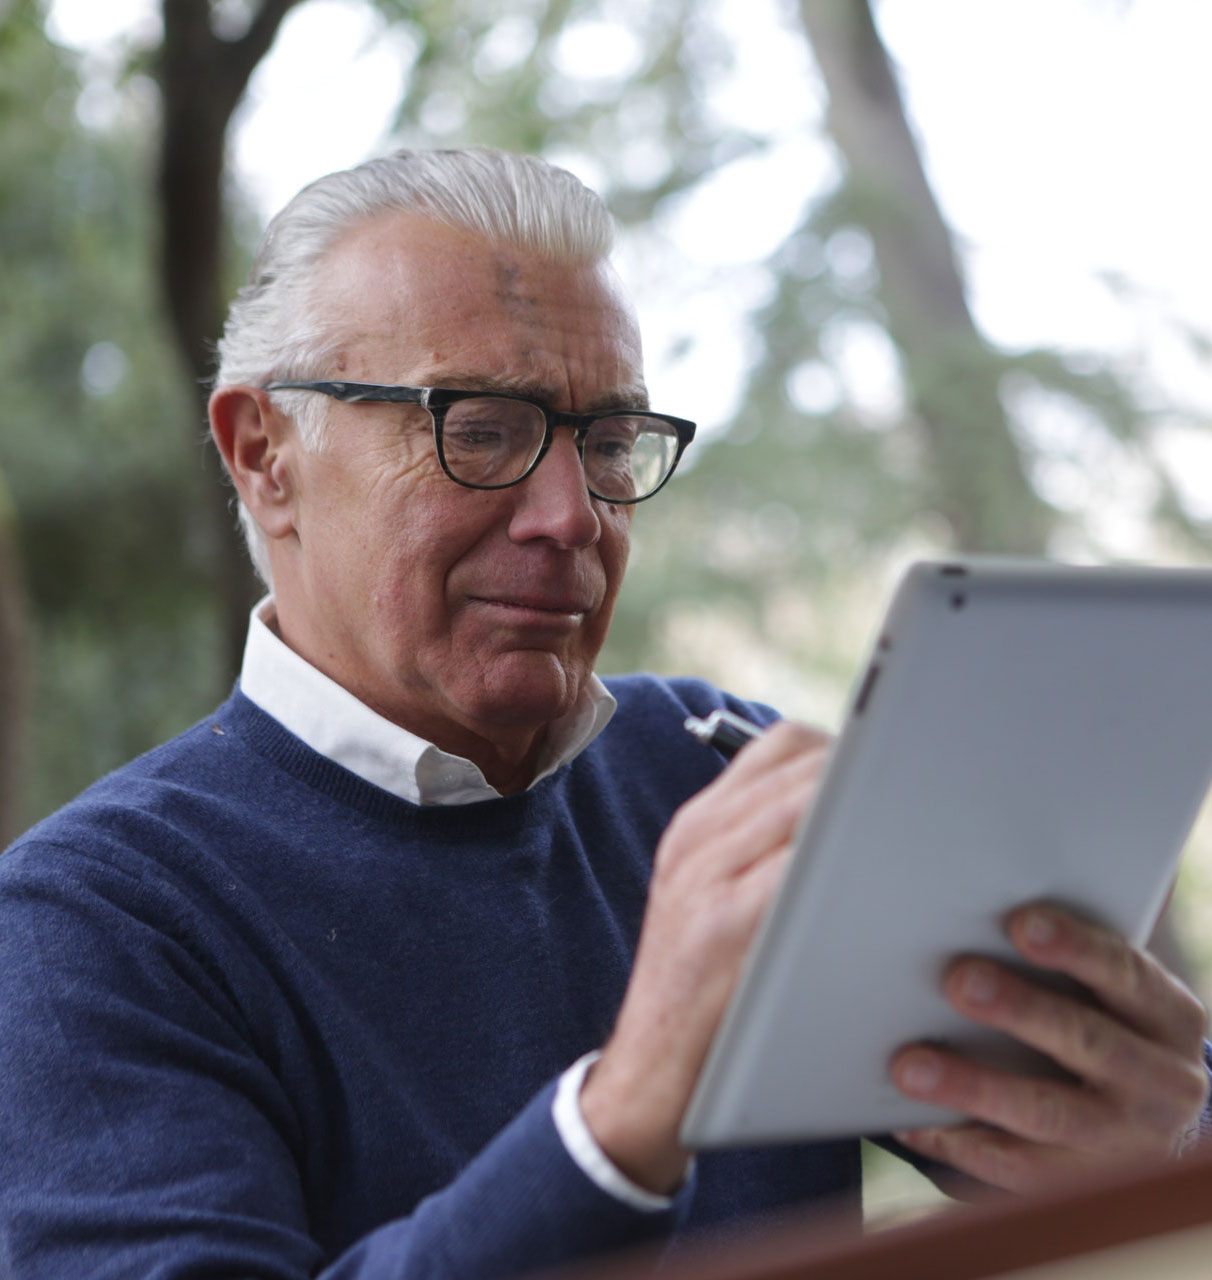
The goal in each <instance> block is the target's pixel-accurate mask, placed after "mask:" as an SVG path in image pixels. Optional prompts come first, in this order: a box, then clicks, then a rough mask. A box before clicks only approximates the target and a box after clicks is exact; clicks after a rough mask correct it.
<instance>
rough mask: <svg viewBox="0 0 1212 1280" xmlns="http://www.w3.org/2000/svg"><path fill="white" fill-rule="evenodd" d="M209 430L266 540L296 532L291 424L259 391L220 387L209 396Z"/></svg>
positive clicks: (296, 443) (294, 442)
mask: <svg viewBox="0 0 1212 1280" xmlns="http://www.w3.org/2000/svg"><path fill="white" fill-rule="evenodd" d="M210 431H211V435H212V436H213V437H214V440H215V444H216V446H217V447H218V450H219V452H220V453H221V454H222V455H223V461H224V462H225V463H226V464H227V470H228V472H229V473H230V475H231V478H232V481H233V482H234V483H235V486H236V489H237V490H238V491H239V494H240V498H241V500H242V501H243V503H244V505H245V506H246V507H247V508H248V510H249V512H250V513H251V514H252V517H253V519H254V520H255V521H256V522H257V524H258V525H259V526H260V527H261V529H262V531H263V532H264V534H265V536H266V537H267V538H282V537H285V536H286V535H287V534H289V533H290V532H291V531H292V530H293V528H294V520H295V498H296V496H297V494H296V483H295V474H294V465H293V463H294V457H295V453H296V452H297V450H298V447H299V438H298V434H297V432H296V431H295V428H294V426H293V424H292V423H291V422H290V421H289V419H287V418H286V417H284V416H283V415H282V414H280V413H278V411H277V410H276V409H275V408H274V406H273V404H272V402H271V401H270V398H269V396H268V395H267V394H266V393H265V392H264V391H262V390H261V389H260V387H249V386H240V385H237V386H230V387H220V388H219V389H218V390H217V391H215V392H214V394H213V395H212V396H211V398H210Z"/></svg>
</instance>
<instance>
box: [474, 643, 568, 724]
mask: <svg viewBox="0 0 1212 1280" xmlns="http://www.w3.org/2000/svg"><path fill="white" fill-rule="evenodd" d="M481 675H482V677H483V679H482V683H481V686H480V689H479V690H478V693H477V694H476V696H474V697H473V698H471V699H469V700H468V702H469V704H470V705H468V707H467V709H468V711H470V712H471V714H472V715H473V716H474V718H475V719H476V720H478V721H479V722H480V723H481V724H484V725H486V726H499V727H500V728H501V729H510V730H519V729H527V728H531V729H540V728H544V727H545V726H547V725H549V724H551V723H552V722H553V721H555V720H558V719H560V717H561V716H564V715H567V714H568V712H570V711H571V710H572V709H573V707H574V706H575V705H576V701H577V697H578V695H579V694H580V691H581V689H582V688H583V687H584V683H585V680H586V679H587V678H588V675H589V668H587V667H583V666H581V665H580V664H571V663H569V662H567V661H565V660H561V659H560V658H559V657H558V656H557V655H556V654H553V653H547V652H544V651H542V650H534V649H525V650H520V651H515V652H513V653H509V654H505V655H501V656H500V657H498V658H496V659H495V660H494V661H493V662H492V663H491V664H490V665H489V666H488V667H486V668H485V669H483V671H482V672H481Z"/></svg>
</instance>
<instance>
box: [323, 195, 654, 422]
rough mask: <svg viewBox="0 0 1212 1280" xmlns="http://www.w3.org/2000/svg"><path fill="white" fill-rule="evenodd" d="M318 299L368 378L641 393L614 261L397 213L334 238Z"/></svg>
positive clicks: (349, 362) (634, 332)
mask: <svg viewBox="0 0 1212 1280" xmlns="http://www.w3.org/2000/svg"><path fill="white" fill-rule="evenodd" d="M314 297H315V300H316V305H317V309H318V311H319V318H320V319H322V321H323V322H324V323H325V324H327V325H330V326H332V327H333V328H334V329H335V333H334V336H335V337H336V338H337V342H338V346H339V348H340V351H341V357H342V360H343V362H344V363H345V364H346V368H345V369H344V370H342V371H343V372H345V373H347V374H352V372H353V371H355V370H356V369H357V367H358V366H359V365H361V364H362V363H363V362H367V363H368V364H369V365H371V366H373V370H372V369H370V368H367V369H363V370H362V372H364V373H366V374H367V375H368V376H369V374H370V373H371V372H372V371H373V374H374V377H375V378H380V379H385V378H387V377H388V376H391V377H393V378H399V379H401V380H403V378H404V377H405V374H406V373H408V376H419V375H418V374H416V373H415V370H417V369H425V370H428V371H429V372H428V373H427V375H426V376H427V377H429V378H430V379H431V380H432V381H433V382H435V383H437V381H438V375H439V374H441V373H442V372H443V371H447V376H448V378H455V377H456V376H457V377H461V378H462V379H463V380H466V379H467V378H469V377H474V375H475V374H476V373H477V372H480V373H482V374H484V375H485V376H488V375H491V376H493V377H496V378H504V377H511V376H517V377H519V378H522V379H526V378H530V377H532V376H533V377H534V378H537V379H539V380H540V381H542V380H543V379H544V378H547V379H549V380H554V381H556V382H563V381H565V379H566V378H568V377H573V376H581V375H585V376H588V377H589V378H590V380H591V381H593V382H594V384H595V393H597V394H606V393H608V392H609V391H610V390H611V385H610V384H617V390H618V391H620V392H626V393H628V395H629V398H630V399H634V398H635V393H636V392H637V390H639V391H641V392H642V387H643V368H642V355H641V348H640V338H639V330H638V326H637V324H636V319H635V314H634V310H633V308H632V305H631V302H630V300H629V299H628V297H627V295H626V293H625V291H624V289H623V287H622V284H621V282H620V281H619V279H618V277H617V275H616V273H615V271H614V269H613V268H612V267H611V266H610V264H609V263H608V262H604V261H598V262H590V261H574V262H560V261H553V260H551V259H547V258H543V257H541V256H539V255H537V254H535V253H533V252H531V251H529V250H526V249H520V248H514V247H511V246H501V245H495V244H492V243H490V242H489V241H487V240H486V239H484V238H483V237H482V236H480V235H478V234H475V233H473V232H469V231H464V230H461V229H454V228H450V227H447V226H443V225H442V224H439V223H437V222H434V221H433V220H432V219H428V218H424V217H420V216H418V215H415V214H392V215H388V216H384V217H380V218H377V219H374V220H371V221H368V222H366V223H363V224H361V225H360V226H357V227H355V228H353V229H352V230H351V231H350V232H348V233H347V234H346V235H345V236H344V237H343V238H342V239H341V240H340V241H338V243H337V244H336V245H335V246H334V247H333V248H332V250H330V252H329V253H328V255H327V256H326V258H325V260H324V262H323V263H322V264H321V267H320V270H319V272H318V274H317V279H316V289H315V294H314ZM385 365H390V368H387V367H384V366H385ZM464 365H466V368H464V367H463V366H464ZM531 366H533V367H531ZM565 366H567V367H566V368H565ZM409 370H413V371H414V372H411V373H409V372H408V371H409ZM454 385H457V383H455V384H454ZM576 398H577V399H580V398H582V397H581V396H580V395H578V396H577V397H576Z"/></svg>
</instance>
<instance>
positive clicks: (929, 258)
mask: <svg viewBox="0 0 1212 1280" xmlns="http://www.w3.org/2000/svg"><path fill="white" fill-rule="evenodd" d="M800 13H801V16H802V19H803V24H804V28H805V30H806V31H807V33H808V37H809V40H810V41H811V43H812V47H813V51H814V53H815V55H816V61H817V64H818V65H819V67H820V70H821V75H822V77H823V78H824V81H825V86H826V88H827V90H828V93H829V129H830V133H831V135H832V137H833V140H834V142H835V143H836V144H837V147H838V149H839V151H840V152H841V154H842V157H843V159H844V161H845V165H846V169H847V172H848V179H847V193H848V196H849V199H850V201H851V202H852V207H853V209H854V213H855V220H856V222H859V223H861V225H863V226H864V227H865V228H866V230H867V231H868V233H869V234H870V236H871V239H872V243H873V245H874V249H875V256H876V261H877V263H878V265H879V273H880V285H879V296H880V301H881V302H882V304H883V306H884V309H885V311H886V313H887V317H888V332H889V335H890V337H891V338H892V341H893V342H894V343H895V344H896V347H897V349H898V351H899V353H900V357H901V362H902V367H903V371H904V375H905V381H906V384H907V387H908V392H909V397H910V401H911V404H912V407H913V411H914V414H915V416H916V418H917V420H918V423H919V426H920V429H921V431H922V436H923V440H924V443H925V447H926V449H927V451H928V457H929V461H930V466H929V470H930V472H931V473H932V474H933V476H934V480H935V486H936V491H935V495H934V497H935V502H936V505H937V508H938V510H939V511H940V512H941V513H942V514H943V515H944V517H945V518H946V519H947V521H948V522H949V524H950V526H951V529H952V531H953V534H954V539H955V542H956V544H957V546H958V547H959V548H961V549H963V550H966V551H993V552H1013V553H1021V554H1030V553H1037V552H1040V551H1042V550H1043V548H1044V545H1045V540H1046V537H1047V532H1048V518H1047V511H1046V508H1045V507H1044V504H1043V503H1042V502H1041V501H1040V500H1039V498H1038V497H1037V496H1036V494H1035V493H1034V492H1033V491H1032V489H1031V487H1030V485H1029V484H1028V483H1027V480H1026V477H1025V475H1024V470H1023V463H1022V459H1021V457H1020V455H1019V452H1018V448H1017V446H1016V444H1015V442H1014V439H1013V436H1012V435H1011V433H1010V428H1009V425H1008V423H1007V421H1006V415H1005V412H1004V410H1003V408H1002V405H1001V401H1000V399H999V396H998V382H999V378H1000V374H1001V370H1000V365H999V362H998V359H997V357H996V355H995V353H994V352H992V351H991V350H990V349H989V347H988V346H987V345H986V343H985V342H984V340H983V339H982V337H981V335H980V333H979V332H978V331H977V328H976V325H975V324H974V322H973V320H972V316H971V313H970V312H969V310H968V303H967V299H966V298H965V294H964V285H963V281H962V278H961V275H960V270H959V267H958V265H957V263H956V257H955V252H954V248H953V245H952V241H951V234H950V232H949V230H948V228H947V225H946V223H945V222H944V221H943V217H942V214H941V213H940V212H939V208H938V204H937V203H936V201H935V199H934V195H933V193H932V192H931V190H930V186H929V183H928V182H927V180H926V175H925V172H924V170H923V168H922V163H921V157H920V156H919V154H918V150H917V146H916V144H915V142H914V139H913V135H912V133H911V132H910V128H909V124H908V121H907V120H906V118H905V111H904V106H903V104H902V101H901V95H900V91H899V89H898V87H897V83H896V78H895V76H894V74H893V70H892V67H891V65H890V63H889V60H888V55H887V52H886V51H885V49H884V46H883V44H882V43H881V41H880V37H879V33H878V32H877V31H876V28H875V23H874V21H873V20H872V16H871V9H870V7H869V5H868V3H867V0H800Z"/></svg>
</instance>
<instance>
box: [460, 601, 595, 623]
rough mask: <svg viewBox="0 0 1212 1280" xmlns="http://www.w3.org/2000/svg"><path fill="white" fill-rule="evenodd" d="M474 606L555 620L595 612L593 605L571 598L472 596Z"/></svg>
mask: <svg viewBox="0 0 1212 1280" xmlns="http://www.w3.org/2000/svg"><path fill="white" fill-rule="evenodd" d="M470 599H471V602H472V603H473V604H479V605H487V606H488V607H489V608H493V609H503V610H510V611H513V612H516V613H532V614H546V615H549V616H551V617H553V618H558V617H564V618H566V617H580V616H583V615H584V614H586V613H590V612H592V610H593V605H592V604H590V603H586V602H585V601H583V600H579V599H573V598H571V597H569V598H567V599H564V598H557V597H552V596H472V597H470Z"/></svg>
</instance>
